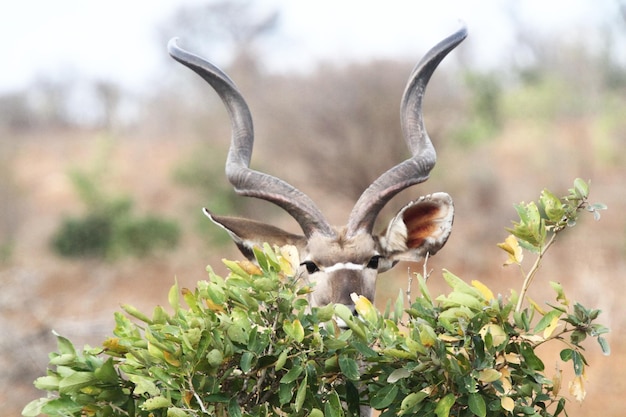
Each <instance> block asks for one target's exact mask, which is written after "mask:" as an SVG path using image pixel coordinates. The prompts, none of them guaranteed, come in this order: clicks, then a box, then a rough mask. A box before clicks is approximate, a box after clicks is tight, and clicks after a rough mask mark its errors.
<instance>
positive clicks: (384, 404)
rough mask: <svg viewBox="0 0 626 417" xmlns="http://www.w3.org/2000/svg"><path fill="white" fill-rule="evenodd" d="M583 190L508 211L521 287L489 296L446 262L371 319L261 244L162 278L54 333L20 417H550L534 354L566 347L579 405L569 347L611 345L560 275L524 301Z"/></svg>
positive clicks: (361, 301) (510, 249) (579, 365)
mask: <svg viewBox="0 0 626 417" xmlns="http://www.w3.org/2000/svg"><path fill="white" fill-rule="evenodd" d="M587 192H588V190H587V184H585V183H584V182H582V181H580V180H577V181H576V183H575V187H574V188H573V189H572V190H570V193H569V194H568V196H566V197H564V198H562V199H558V198H555V197H554V196H553V194H552V193H550V192H548V191H544V192H543V193H542V194H541V197H540V199H539V201H538V202H537V203H530V204H521V205H519V206H517V211H518V213H519V214H520V220H519V222H516V223H514V225H513V227H512V228H511V232H512V235H511V236H512V237H509V238H507V239H506V240H505V242H503V243H501V244H500V246H501V247H502V248H503V249H504V250H505V251H506V252H507V253H508V254H509V260H508V263H510V264H517V265H519V266H520V268H521V258H522V257H523V254H524V251H527V252H531V253H533V252H534V253H536V256H537V257H536V262H534V263H533V264H532V265H533V266H532V267H531V269H530V270H529V271H528V272H527V273H526V272H524V278H525V279H524V284H523V288H522V291H521V292H520V294H519V295H518V294H517V293H516V292H515V291H511V292H510V294H508V295H507V296H502V295H498V296H495V295H494V294H493V293H492V291H491V290H490V289H489V288H487V287H486V286H485V285H484V284H482V283H480V282H479V281H471V282H470V283H467V282H465V281H463V280H461V279H460V278H459V277H457V276H455V275H454V274H452V273H451V272H449V271H444V272H443V278H444V279H445V281H446V282H447V284H448V285H449V287H450V291H449V292H448V293H447V294H442V295H439V296H437V297H433V296H432V295H431V293H430V291H429V289H428V285H427V278H428V277H423V276H420V275H417V277H416V280H417V286H418V288H419V296H418V297H416V298H415V300H410V301H409V302H408V304H407V305H405V296H410V294H408V295H407V294H402V293H400V294H399V296H398V298H397V300H396V301H395V303H393V304H391V303H390V304H389V305H388V306H387V308H386V309H385V311H384V312H380V311H378V310H377V309H376V308H375V307H374V306H373V305H372V304H371V303H370V301H369V300H367V299H365V298H364V297H361V296H358V295H356V294H355V295H354V296H353V298H354V301H355V305H356V309H357V311H358V313H359V316H358V317H354V316H353V315H352V313H351V311H350V310H349V309H348V307H346V306H344V305H341V304H335V305H332V304H331V305H328V306H325V307H313V308H311V307H310V306H309V305H308V302H307V299H306V295H307V294H308V293H309V292H310V291H311V288H309V287H307V286H304V285H303V283H302V282H300V281H299V280H298V276H297V274H296V270H297V267H298V260H297V255H296V252H295V249H294V248H291V247H283V248H275V249H272V248H270V247H269V246H268V245H265V247H264V248H263V250H261V249H259V248H256V249H255V255H256V259H257V261H258V265H255V264H252V263H250V262H248V261H241V262H233V261H224V262H225V264H226V266H227V267H228V268H229V270H230V273H229V275H228V277H226V278H222V277H220V276H218V275H217V274H215V273H214V272H213V271H212V270H211V269H210V268H208V279H207V280H206V281H200V282H198V285H197V288H196V289H194V290H188V289H184V288H183V289H182V290H181V289H179V288H178V285H174V286H173V287H172V288H171V290H170V292H169V296H168V300H169V304H170V307H171V311H170V312H167V311H166V309H165V308H163V307H161V306H157V307H156V308H155V309H154V311H153V312H152V314H151V315H147V314H144V313H142V312H141V311H138V310H137V309H135V308H134V307H132V306H129V305H124V306H123V309H124V311H125V313H126V314H122V313H116V314H115V321H116V326H115V329H114V331H113V336H112V337H110V338H109V339H107V340H106V341H105V342H104V343H103V346H102V347H98V348H92V347H89V346H87V347H85V348H84V349H83V350H82V351H77V350H76V348H75V347H74V346H73V344H72V343H71V342H70V341H69V340H68V339H66V338H64V337H62V336H60V335H57V338H58V352H56V353H52V354H51V355H50V368H49V370H48V374H47V375H46V376H43V377H40V378H38V379H37V380H36V381H35V385H36V386H37V387H38V388H40V389H42V390H46V391H48V392H49V393H51V394H52V396H49V397H46V398H41V399H38V400H34V401H32V402H31V403H30V404H28V405H27V406H26V407H25V408H24V411H23V414H24V415H25V416H35V415H38V414H39V413H45V414H48V415H59V416H61V415H62V416H69V415H72V416H113V415H115V416H167V417H179V416H199V415H218V416H226V415H228V416H233V417H236V416H243V415H245V416H267V415H293V416H315V417H317V416H320V417H321V416H333V417H334V416H344V415H358V412H359V405H369V406H371V407H373V408H375V409H377V410H380V411H381V413H382V414H381V415H383V416H392V415H406V416H417V415H419V416H437V417H446V416H449V415H454V416H472V415H475V416H481V417H486V416H505V415H514V416H558V415H561V414H563V413H565V407H566V405H567V403H566V400H565V398H564V397H562V395H561V393H560V387H561V385H562V381H561V377H560V374H558V373H557V374H556V375H554V376H550V375H547V373H546V371H545V366H544V363H543V361H542V360H541V359H540V358H539V357H538V356H537V355H536V349H537V348H538V347H539V346H541V345H544V344H546V343H550V344H554V343H562V344H563V345H564V348H563V349H562V350H561V352H560V358H561V359H562V360H563V361H566V362H571V363H572V365H573V369H574V371H575V378H574V380H573V381H572V382H571V383H570V392H571V393H573V394H574V395H575V396H576V397H577V398H578V399H579V400H582V398H583V397H584V386H583V375H584V368H585V366H586V365H587V361H586V359H585V357H584V355H583V351H584V349H583V347H582V345H581V343H582V342H583V341H584V340H585V339H586V338H587V337H592V338H596V339H597V341H598V342H599V344H600V346H601V348H602V351H603V352H604V353H606V354H608V353H609V347H608V344H607V342H606V340H605V339H604V338H603V334H605V333H606V332H607V331H608V329H607V328H605V327H604V326H602V325H600V324H597V323H596V322H595V321H596V319H597V317H598V315H599V313H600V312H599V310H596V309H588V308H586V307H584V306H582V305H580V304H578V303H572V302H571V301H570V300H569V299H568V298H567V297H566V295H565V292H564V290H563V288H562V287H561V285H559V284H558V283H550V285H551V287H552V288H553V289H554V290H555V293H556V296H555V301H554V302H553V303H551V304H548V305H547V306H545V307H541V306H539V305H538V304H536V303H534V302H531V303H530V305H529V306H528V307H526V308H522V306H523V302H522V301H523V299H525V298H526V297H525V293H526V291H527V289H528V285H530V282H531V281H532V278H533V277H534V276H535V273H536V271H537V268H538V267H539V263H540V260H541V259H542V258H543V256H544V255H545V251H546V250H547V249H548V248H549V247H550V246H551V245H552V244H553V242H554V241H555V237H556V236H557V234H559V233H560V232H561V231H562V230H564V228H565V227H568V226H572V225H573V224H574V223H575V221H576V218H577V216H578V214H579V213H580V211H582V210H588V211H591V212H593V213H594V215H596V216H597V215H598V210H600V209H602V208H604V207H603V206H602V205H599V204H596V205H590V204H588V202H587ZM181 297H182V299H181ZM521 300H522V301H521ZM183 301H184V304H186V306H184V305H183ZM339 322H343V323H345V326H344V327H343V328H342V327H340V326H339V325H338V323H339Z"/></svg>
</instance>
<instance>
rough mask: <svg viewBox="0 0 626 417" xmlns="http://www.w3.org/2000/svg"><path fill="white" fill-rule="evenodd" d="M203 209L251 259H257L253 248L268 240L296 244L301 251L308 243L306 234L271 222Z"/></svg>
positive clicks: (279, 244)
mask: <svg viewBox="0 0 626 417" xmlns="http://www.w3.org/2000/svg"><path fill="white" fill-rule="evenodd" d="M202 211H203V212H204V214H205V215H206V216H207V217H208V218H209V219H211V220H212V221H213V223H215V224H216V225H218V226H219V227H221V228H222V229H224V230H226V231H227V232H228V234H229V235H230V237H231V238H232V239H233V241H234V242H235V244H236V245H237V247H238V248H239V250H240V251H241V253H242V254H243V255H244V256H245V257H246V258H248V259H249V260H251V261H254V260H255V258H254V252H253V251H252V248H254V247H255V246H259V247H261V246H263V243H266V242H267V243H269V244H270V245H277V246H284V245H294V246H296V247H297V248H298V251H299V252H301V251H302V249H303V248H304V246H305V245H306V239H305V237H304V236H301V235H295V234H292V233H289V232H286V231H284V230H283V229H280V228H278V227H275V226H272V225H269V224H265V223H261V222H257V221H254V220H248V219H242V218H239V217H228V216H217V215H215V214H213V213H211V212H210V211H209V210H207V209H206V208H205V209H202Z"/></svg>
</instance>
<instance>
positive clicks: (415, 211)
mask: <svg viewBox="0 0 626 417" xmlns="http://www.w3.org/2000/svg"><path fill="white" fill-rule="evenodd" d="M453 219H454V206H453V203H452V198H451V197H450V196H449V195H448V194H446V193H435V194H431V195H428V196H425V197H421V198H420V199H419V200H416V201H412V202H411V203H409V204H407V205H406V206H404V207H403V208H402V209H401V210H400V211H399V212H398V214H397V215H396V216H395V217H394V218H393V220H392V221H391V222H390V223H389V226H388V228H387V232H386V233H385V237H384V239H382V243H383V245H384V248H383V249H384V250H385V251H386V253H387V254H388V256H389V257H390V258H391V259H392V260H394V261H400V260H404V261H419V260H421V259H422V258H424V257H425V256H426V254H427V253H428V254H430V255H434V254H435V253H437V251H438V250H439V249H441V248H442V247H443V245H444V244H445V243H446V241H447V240H448V236H450V232H451V231H452V221H453Z"/></svg>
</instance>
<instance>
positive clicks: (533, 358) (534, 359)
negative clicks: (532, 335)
mask: <svg viewBox="0 0 626 417" xmlns="http://www.w3.org/2000/svg"><path fill="white" fill-rule="evenodd" d="M520 348H521V351H522V356H523V357H524V359H525V360H526V363H527V364H528V366H529V367H530V368H531V369H532V370H534V371H543V370H544V368H545V366H544V364H543V362H542V361H541V359H539V357H538V356H537V355H535V351H534V350H533V348H532V346H530V345H529V344H528V343H522V344H521V345H520Z"/></svg>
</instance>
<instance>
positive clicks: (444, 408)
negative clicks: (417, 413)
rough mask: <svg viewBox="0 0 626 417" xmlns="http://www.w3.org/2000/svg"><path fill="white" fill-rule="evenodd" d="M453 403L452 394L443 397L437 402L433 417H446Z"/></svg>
mask: <svg viewBox="0 0 626 417" xmlns="http://www.w3.org/2000/svg"><path fill="white" fill-rule="evenodd" d="M455 401H456V399H455V397H454V394H453V393H449V394H447V395H446V396H445V397H443V398H442V399H440V400H439V402H437V406H436V407H435V415H437V417H448V416H449V415H450V410H451V409H452V406H453V405H454V402H455Z"/></svg>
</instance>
